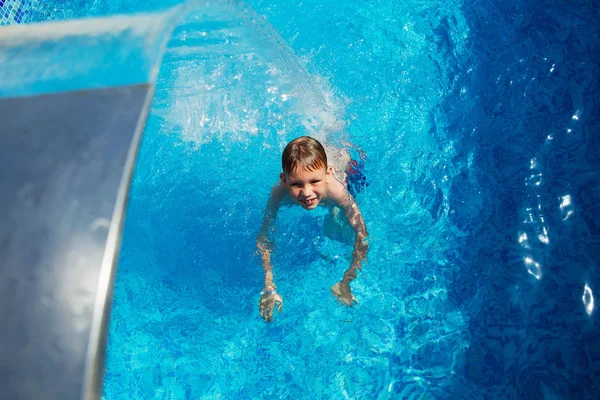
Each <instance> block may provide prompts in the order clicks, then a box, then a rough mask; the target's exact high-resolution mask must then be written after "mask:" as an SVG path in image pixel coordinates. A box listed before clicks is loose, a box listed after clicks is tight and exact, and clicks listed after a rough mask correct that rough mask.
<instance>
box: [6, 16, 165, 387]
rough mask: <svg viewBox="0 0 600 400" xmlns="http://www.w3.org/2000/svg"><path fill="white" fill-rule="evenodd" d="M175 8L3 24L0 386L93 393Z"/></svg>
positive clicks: (99, 374)
mask: <svg viewBox="0 0 600 400" xmlns="http://www.w3.org/2000/svg"><path fill="white" fill-rule="evenodd" d="M174 14H175V10H168V11H166V12H163V13H159V14H150V15H143V16H134V17H114V18H110V19H93V20H82V21H69V22H60V23H48V24H40V25H13V26H7V27H1V28H0V121H2V123H1V124H2V134H1V135H0V148H1V149H2V157H1V158H0V163H1V168H0V188H1V193H2V196H1V197H0V204H1V206H0V210H1V211H0V265H1V268H0V320H1V321H2V323H1V324H0V337H1V338H2V340H1V341H0V371H1V373H0V393H1V396H0V397H2V398H7V399H42V398H43V399H74V398H79V397H82V398H90V399H92V398H99V397H100V394H101V385H102V373H103V368H104V359H103V357H104V352H105V342H106V329H107V323H108V318H109V309H110V299H111V291H112V282H113V279H114V274H115V264H116V261H117V259H118V254H119V244H120V238H121V230H122V226H123V220H124V211H125V206H126V202H127V193H128V187H129V183H130V180H131V176H132V171H133V168H134V165H135V160H136V153H137V150H138V146H139V142H140V137H141V135H142V132H143V127H144V124H145V121H146V117H147V115H148V110H149V106H150V104H151V100H152V97H153V89H154V82H155V79H156V74H157V70H158V66H159V64H160V58H161V55H162V53H163V50H164V47H165V45H166V41H167V40H168V37H169V36H170V31H169V30H170V29H171V28H172V23H171V21H172V17H173V16H174Z"/></svg>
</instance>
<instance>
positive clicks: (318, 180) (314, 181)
mask: <svg viewBox="0 0 600 400" xmlns="http://www.w3.org/2000/svg"><path fill="white" fill-rule="evenodd" d="M319 182H321V180H320V179H315V180H313V181H310V183H319Z"/></svg>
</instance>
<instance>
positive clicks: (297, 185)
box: [292, 183, 302, 187]
mask: <svg viewBox="0 0 600 400" xmlns="http://www.w3.org/2000/svg"><path fill="white" fill-rule="evenodd" d="M292 186H293V187H300V186H302V185H300V184H299V183H292Z"/></svg>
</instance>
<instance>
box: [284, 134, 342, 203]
mask: <svg viewBox="0 0 600 400" xmlns="http://www.w3.org/2000/svg"><path fill="white" fill-rule="evenodd" d="M281 165H282V167H283V173H282V174H281V181H282V182H283V184H284V185H285V186H286V187H287V188H288V190H289V192H290V195H291V196H292V198H293V199H295V200H296V201H297V202H298V204H300V205H301V206H302V207H303V208H305V209H307V210H310V209H314V208H316V207H317V205H319V203H320V202H321V201H322V200H323V199H324V198H325V197H326V196H327V184H328V183H329V179H330V176H331V169H330V168H328V166H327V154H326V153H325V149H324V148H323V145H321V143H319V142H318V141H317V140H315V139H313V138H311V137H309V136H302V137H299V138H297V139H294V140H292V141H291V142H290V143H288V145H287V146H286V147H285V150H283V155H282V156H281Z"/></svg>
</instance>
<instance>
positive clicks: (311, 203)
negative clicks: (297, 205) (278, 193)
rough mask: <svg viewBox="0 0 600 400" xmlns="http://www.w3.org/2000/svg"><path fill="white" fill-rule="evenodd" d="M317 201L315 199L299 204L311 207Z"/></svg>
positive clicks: (302, 201)
mask: <svg viewBox="0 0 600 400" xmlns="http://www.w3.org/2000/svg"><path fill="white" fill-rule="evenodd" d="M316 201H317V198H316V197H315V198H312V199H305V200H300V202H301V203H303V204H306V205H307V206H312V205H313V204H315V202H316Z"/></svg>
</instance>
